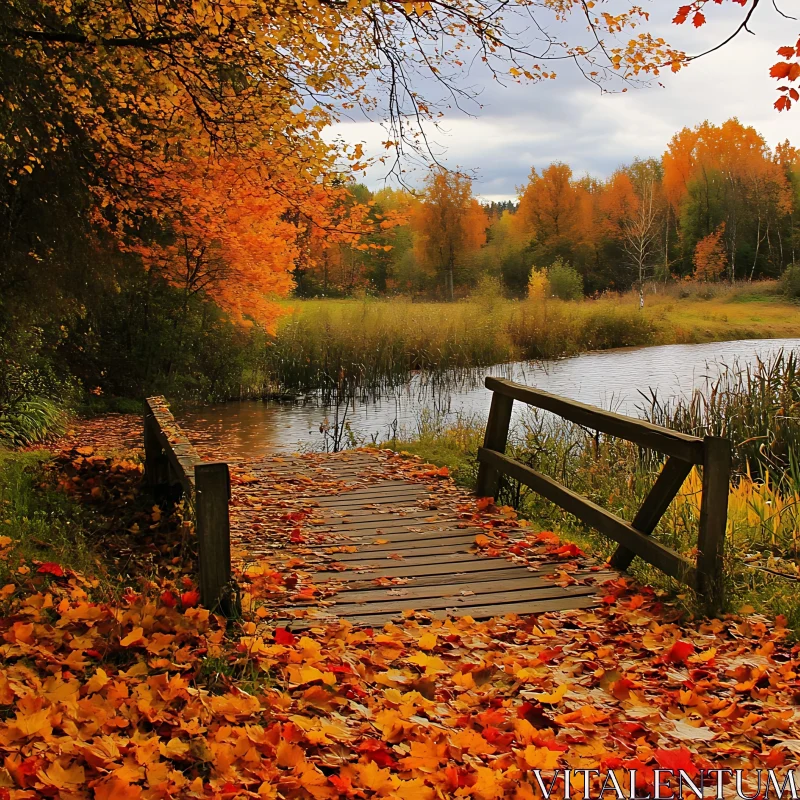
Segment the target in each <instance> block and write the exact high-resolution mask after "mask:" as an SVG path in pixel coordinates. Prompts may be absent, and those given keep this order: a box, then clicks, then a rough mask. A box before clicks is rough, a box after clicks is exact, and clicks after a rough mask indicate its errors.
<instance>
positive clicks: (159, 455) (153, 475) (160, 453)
mask: <svg viewBox="0 0 800 800" xmlns="http://www.w3.org/2000/svg"><path fill="white" fill-rule="evenodd" d="M155 426H156V423H155V420H154V419H153V415H152V413H151V412H150V408H149V406H148V405H147V403H145V407H144V478H145V481H146V483H147V485H148V486H149V487H150V490H151V491H153V492H154V493H156V494H157V493H158V492H159V491H161V490H163V488H164V487H165V485H166V484H167V483H168V476H167V471H168V469H169V465H168V462H167V457H166V455H165V454H164V448H163V447H162V446H161V442H160V441H159V438H158V432H157V431H156V429H155Z"/></svg>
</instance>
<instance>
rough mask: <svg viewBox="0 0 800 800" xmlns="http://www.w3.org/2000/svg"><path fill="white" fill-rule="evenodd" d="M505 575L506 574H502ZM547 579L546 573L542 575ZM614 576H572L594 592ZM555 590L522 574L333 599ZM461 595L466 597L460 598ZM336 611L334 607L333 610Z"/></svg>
mask: <svg viewBox="0 0 800 800" xmlns="http://www.w3.org/2000/svg"><path fill="white" fill-rule="evenodd" d="M502 574H503V575H505V574H506V573H502ZM542 574H543V575H546V574H547V573H542ZM616 576H617V573H616V572H608V571H606V572H588V571H586V570H580V571H578V572H576V573H575V574H574V577H576V578H579V579H586V578H590V577H591V578H592V579H593V580H594V582H595V587H594V588H595V590H596V589H597V588H598V587H599V586H600V584H602V583H603V581H605V580H609V579H611V578H614V577H616ZM553 586H555V582H554V581H553V580H548V579H547V578H545V577H539V574H538V573H533V574H532V573H530V572H526V573H524V575H523V577H522V578H519V577H516V578H504V577H503V578H500V579H498V580H493V581H492V580H471V581H467V582H464V581H462V582H460V583H452V584H445V585H442V584H426V585H421V586H420V585H416V584H413V585H402V586H396V587H393V588H392V589H389V590H387V589H386V588H385V587H377V586H376V587H374V588H373V589H348V590H345V591H342V592H339V593H338V594H336V595H335V600H336V604H337V605H338V604H339V603H341V604H343V605H349V604H353V603H372V602H376V599H377V598H381V599H382V598H386V599H397V600H402V599H408V600H418V601H419V600H426V599H428V598H431V597H451V598H458V597H461V598H463V599H469V600H470V601H472V600H473V599H476V598H481V597H483V596H484V595H491V594H497V593H499V592H510V591H516V590H527V589H536V588H552V587H553ZM461 592H467V593H468V594H464V595H461V594H460V593H461ZM333 607H334V608H336V605H335V606H333Z"/></svg>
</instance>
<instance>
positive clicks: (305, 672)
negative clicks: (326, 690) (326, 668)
mask: <svg viewBox="0 0 800 800" xmlns="http://www.w3.org/2000/svg"><path fill="white" fill-rule="evenodd" d="M288 671H289V682H290V683H293V684H296V685H297V686H301V685H302V684H304V683H312V682H313V681H321V680H323V679H324V678H325V674H324V673H323V672H322V671H321V670H318V669H317V668H316V667H300V666H298V665H297V664H290V665H289V667H288Z"/></svg>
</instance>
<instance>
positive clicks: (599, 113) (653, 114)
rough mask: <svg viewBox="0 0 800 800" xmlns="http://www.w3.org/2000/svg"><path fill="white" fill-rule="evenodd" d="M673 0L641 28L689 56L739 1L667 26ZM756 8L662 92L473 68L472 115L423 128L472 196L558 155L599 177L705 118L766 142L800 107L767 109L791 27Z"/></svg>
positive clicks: (359, 127) (351, 128)
mask: <svg viewBox="0 0 800 800" xmlns="http://www.w3.org/2000/svg"><path fill="white" fill-rule="evenodd" d="M677 5H678V2H677V0H674V2H673V0H656V2H654V3H652V4H651V5H650V7H649V8H650V10H651V11H652V23H651V25H650V26H649V30H651V31H652V32H653V33H654V34H656V35H660V36H663V37H664V38H665V39H667V40H668V41H670V43H672V44H675V45H676V46H678V47H682V48H684V49H685V50H686V51H687V52H693V53H697V52H702V51H703V50H704V49H707V48H709V47H712V46H713V45H714V44H716V43H718V42H720V41H722V40H723V39H724V38H725V37H726V36H727V35H728V34H729V33H730V32H731V31H732V30H733V29H734V28H735V26H736V24H737V22H738V21H739V20H741V18H742V13H743V12H742V9H741V8H740V6H739V5H738V4H729V6H730V7H729V6H720V8H719V9H718V8H717V7H716V6H714V7H713V8H712V9H711V11H710V13H709V14H708V17H709V24H708V25H707V26H705V27H704V28H702V29H700V30H694V29H693V28H691V27H690V26H688V25H686V26H681V27H677V26H674V25H671V23H670V20H671V17H672V15H673V14H674V12H675V9H676V8H677ZM759 12H760V13H758V14H756V15H754V17H753V20H752V23H751V26H750V27H751V28H752V29H753V30H754V31H755V33H756V35H755V36H753V35H750V34H748V33H746V32H743V33H741V34H740V35H739V36H738V37H737V38H736V39H735V40H734V41H733V42H731V43H730V44H728V45H726V46H725V47H724V48H722V49H721V50H719V51H718V52H715V53H712V54H710V55H707V56H705V57H704V58H702V59H700V60H698V61H697V62H695V63H694V64H692V65H690V66H689V67H688V68H687V69H684V70H682V71H681V72H680V73H679V74H677V75H672V74H668V75H665V76H663V77H662V80H663V83H664V87H663V88H661V87H659V86H657V85H653V86H652V87H651V88H645V89H633V90H629V91H627V92H625V93H616V94H601V93H600V92H599V90H597V89H596V87H594V86H593V85H592V84H590V83H588V82H587V81H586V80H585V79H584V78H583V77H582V76H580V75H579V74H577V71H576V70H574V69H573V70H570V69H569V68H564V69H563V70H562V74H560V75H559V77H558V79H557V80H555V81H546V82H543V83H540V84H535V85H525V84H523V85H519V84H513V83H512V84H510V85H507V86H501V85H500V84H499V83H498V82H496V81H494V80H493V79H492V78H491V76H490V75H488V74H476V73H475V71H473V73H472V74H471V75H469V76H468V78H466V80H468V82H469V84H470V85H473V86H474V85H477V86H480V95H479V97H478V102H479V103H480V107H479V108H477V107H476V109H475V115H474V116H468V115H466V114H464V113H462V112H459V111H448V112H446V113H445V115H444V118H443V120H442V123H441V130H440V131H437V132H432V131H430V130H429V133H430V135H431V138H432V139H433V140H434V141H435V142H436V146H437V148H438V149H437V150H436V152H437V155H439V154H440V153H441V155H439V158H440V161H442V162H443V163H446V164H447V165H448V166H450V167H459V168H462V169H467V170H474V171H475V175H476V180H475V191H476V193H479V194H480V195H481V196H483V197H484V198H486V199H506V198H512V197H514V196H515V194H516V187H517V186H520V185H522V184H523V183H524V182H525V181H526V178H527V175H528V173H529V172H530V169H531V167H532V166H537V167H542V166H546V165H547V164H549V163H550V162H552V161H564V162H566V163H568V164H570V165H571V166H572V168H573V170H574V172H575V173H576V174H583V173H587V172H588V173H590V174H592V175H595V176H598V177H606V176H608V175H609V174H610V173H611V172H613V171H614V169H615V168H616V167H618V166H619V165H620V164H623V163H627V162H630V161H631V160H633V158H635V157H637V156H639V157H641V158H648V157H651V156H656V157H658V156H660V155H661V154H662V153H663V151H664V149H665V148H666V146H667V143H668V141H669V139H670V138H671V137H672V135H673V134H674V133H675V132H676V131H678V130H680V129H681V128H683V127H685V126H690V127H692V126H694V125H697V124H699V123H700V122H702V121H703V120H706V119H708V120H709V121H711V122H714V123H717V124H718V123H721V122H723V121H724V120H726V119H729V118H730V117H733V116H736V117H738V118H739V119H740V120H741V121H742V122H743V123H745V124H748V125H753V126H754V127H755V128H756V129H757V130H758V131H759V132H760V133H761V134H762V135H764V137H765V138H766V140H767V142H768V143H769V144H771V145H773V146H774V145H775V144H777V143H778V142H779V141H782V140H784V139H786V138H790V137H792V136H793V134H794V133H795V132H796V131H798V130H800V108H798V110H797V111H794V110H793V111H790V112H784V113H783V114H778V112H777V111H775V110H774V109H773V106H772V104H773V102H774V101H775V99H776V98H777V92H776V82H775V81H774V80H772V79H771V78H769V75H768V70H769V66H770V65H771V64H772V63H773V62H774V61H775V60H776V56H775V51H776V49H777V48H778V47H780V46H781V45H784V44H788V43H790V42H792V41H794V40H795V39H796V37H797V34H798V33H800V23H795V22H791V21H790V20H786V19H784V18H782V17H780V15H778V14H777V13H776V12H775V11H774V9H773V8H772V7H771V6H769V5H768V4H764V7H762V8H760V9H759ZM422 88H423V93H424V88H425V87H424V86H423V87H422ZM333 133H336V134H338V135H340V136H342V137H343V138H344V139H345V140H347V141H350V142H356V141H363V142H364V143H365V145H366V148H365V149H366V151H367V152H371V153H373V154H376V153H380V152H382V150H383V148H382V146H381V142H382V141H383V140H384V139H385V138H386V136H385V133H384V132H383V131H382V130H381V128H380V126H379V125H378V124H377V123H369V122H346V123H342V124H340V125H337V126H335V128H334V129H333V130H332V131H331V134H333ZM423 174H424V171H422V170H419V169H416V170H415V169H414V168H413V166H409V172H408V175H407V180H408V181H409V183H411V184H412V185H414V184H419V182H420V181H421V176H422V175H423ZM382 177H383V171H381V169H379V168H376V169H373V170H371V171H370V173H369V174H368V175H367V178H366V181H367V183H368V184H369V185H371V186H374V187H378V186H380V185H382V183H381V178H382Z"/></svg>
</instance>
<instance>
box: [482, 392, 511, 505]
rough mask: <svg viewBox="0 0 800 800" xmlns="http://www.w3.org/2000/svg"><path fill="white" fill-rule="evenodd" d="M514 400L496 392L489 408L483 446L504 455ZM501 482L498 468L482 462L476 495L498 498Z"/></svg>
mask: <svg viewBox="0 0 800 800" xmlns="http://www.w3.org/2000/svg"><path fill="white" fill-rule="evenodd" d="M513 407H514V400H513V399H512V398H511V397H509V396H508V395H505V394H501V393H500V392H495V393H494V394H493V395H492V405H491V406H490V408H489V419H488V420H487V421H486V433H485V434H484V437H483V446H484V447H486V448H488V449H489V450H495V451H496V452H498V453H504V452H505V449H506V443H507V442H508V428H509V426H510V425H511V411H512V409H513ZM499 482H500V474H499V472H498V471H497V468H496V467H494V466H492V465H491V464H488V463H484V462H481V463H480V464H479V465H478V480H477V483H476V486H475V493H476V494H477V495H478V497H496V496H497V489H498V486H499Z"/></svg>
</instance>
